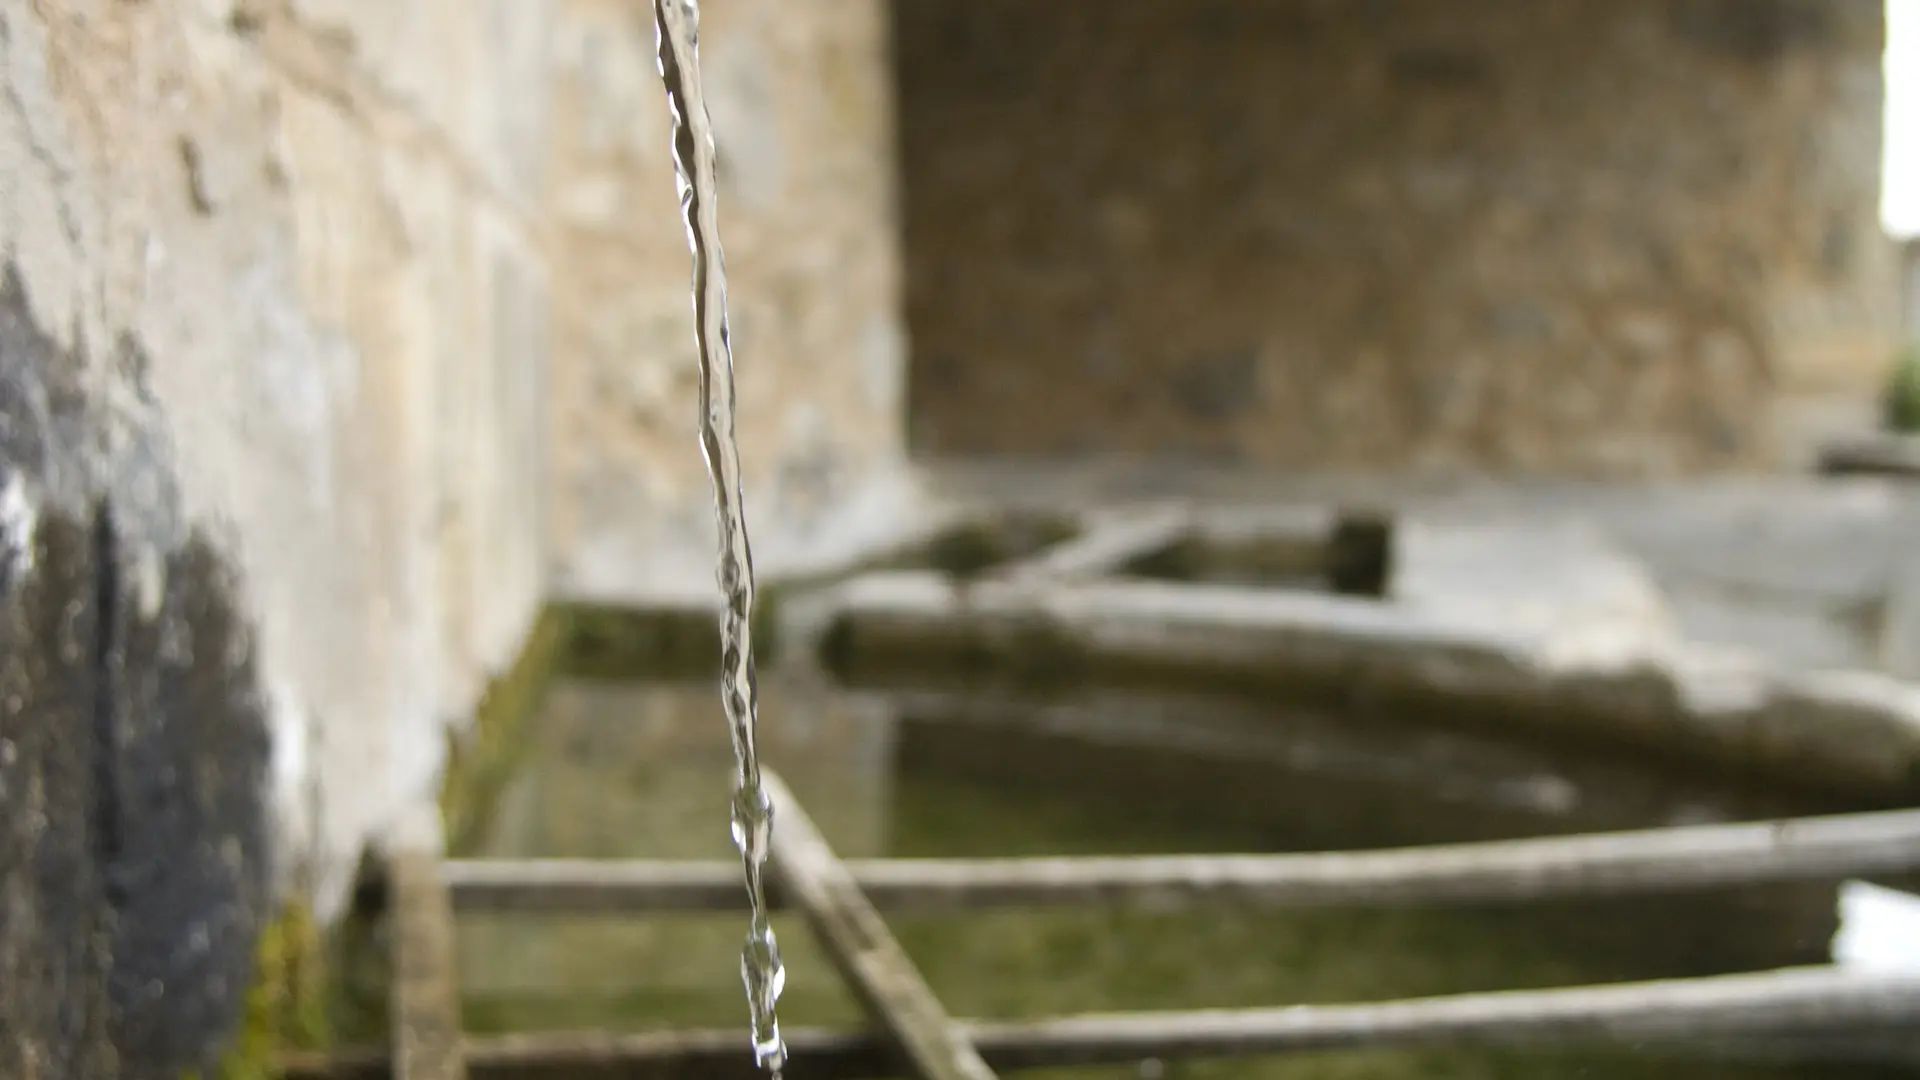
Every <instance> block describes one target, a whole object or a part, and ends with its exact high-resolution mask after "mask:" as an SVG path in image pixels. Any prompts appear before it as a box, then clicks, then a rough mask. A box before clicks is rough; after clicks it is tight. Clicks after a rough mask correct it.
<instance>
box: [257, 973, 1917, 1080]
mask: <svg viewBox="0 0 1920 1080" xmlns="http://www.w3.org/2000/svg"><path fill="white" fill-rule="evenodd" d="M1915 1015H1920V978H1915V977H1897V976H1879V975H1860V974H1854V973H1849V972H1844V971H1840V970H1838V969H1834V968H1809V969H1801V970H1789V971H1778V972H1765V973H1760V974H1751V975H1727V976H1718V977H1713V978H1704V979H1677V980H1668V981H1660V982H1642V983H1620V984H1614V985H1609V986H1588V987H1574V988H1568V989H1557V990H1532V991H1505V992H1497V993H1485V994H1459V995H1452V996H1446V997H1433V998H1416V999H1412V1000H1406V1001H1390V1002H1379V1003H1371V1004H1361V1005H1295V1006H1288V1007H1284V1008H1270V1009H1223V1010H1209V1011H1202V1012H1152V1013H1121V1014H1109V1015H1095V1016H1081V1017H1071V1018H1065V1019H1056V1020H1040V1021H1033V1022H1013V1023H968V1024H966V1025H965V1032H966V1034H967V1035H968V1036H969V1037H970V1038H971V1039H972V1040H973V1042H974V1045H976V1046H977V1047H978V1048H979V1050H980V1053H981V1054H982V1056H984V1057H985V1058H986V1060H988V1061H990V1062H992V1063H993V1065H994V1066H995V1067H997V1068H1002V1069H1007V1070H1017V1069H1030V1068H1052V1067H1059V1066H1069V1065H1097V1064H1114V1063H1124V1062H1134V1061H1140V1060H1143V1059H1147V1058H1159V1059H1165V1060H1178V1059H1194V1058H1231V1057H1255V1056H1266V1055H1279V1054H1294V1053H1307V1052H1315V1051H1337V1050H1359V1049H1368V1050H1372V1049H1385V1048H1393V1047H1406V1046H1447V1045H1499V1046H1527V1045H1534V1046H1541V1045H1612V1046H1619V1047H1627V1048H1634V1049H1638V1048H1643V1047H1646V1046H1651V1045H1659V1046H1663V1047H1669V1048H1675V1049H1686V1048H1689V1047H1691V1048H1695V1049H1702V1050H1706V1051H1709V1052H1713V1053H1732V1052H1740V1051H1742V1050H1745V1051H1747V1052H1750V1053H1754V1054H1755V1055H1757V1056H1779V1057H1791V1056H1797V1055H1798V1054H1799V1053H1800V1051H1798V1050H1797V1049H1796V1047H1799V1046H1809V1047H1816V1048H1819V1049H1820V1050H1822V1051H1831V1052H1836V1053H1843V1054H1844V1053H1846V1052H1847V1051H1848V1050H1849V1048H1853V1049H1858V1050H1863V1051H1864V1050H1869V1049H1870V1050H1871V1051H1872V1052H1873V1053H1874V1054H1875V1055H1877V1056H1879V1057H1883V1058H1899V1057H1900V1056H1902V1055H1911V1056H1912V1057H1913V1058H1915V1059H1920V1033H1916V1032H1915V1030H1914V1028H1913V1026H1912V1018H1913V1017H1914V1016H1915ZM1802 1040H1804V1042H1802ZM788 1041H789V1044H790V1046H791V1048H792V1050H793V1059H792V1073H793V1075H794V1076H795V1077H796V1078H804V1080H854V1078H877V1077H882V1076H886V1075H888V1074H889V1071H890V1069H891V1065H890V1062H889V1060H888V1056H887V1054H886V1045H885V1044H884V1043H883V1042H881V1041H880V1040H879V1039H878V1038H876V1037H873V1036H869V1035H864V1034H858V1033H851V1032H829V1031H809V1030H800V1031H795V1032H792V1033H791V1035H790V1037H789V1040H788ZM468 1057H469V1060H470V1061H471V1063H472V1069H473V1076H474V1080H682V1078H689V1080H690V1078H693V1077H699V1078H701V1080H755V1073H754V1066H753V1062H752V1057H751V1055H749V1054H745V1053H743V1052H742V1051H741V1036H740V1035H739V1034H738V1033H735V1032H691V1033H659V1034H650V1035H627V1036H620V1035H608V1034H552V1035H537V1036H521V1037H517V1038H512V1039H491V1040H485V1041H476V1042H474V1043H472V1044H470V1046H469V1048H468ZM384 1066H385V1063H384V1062H382V1061H380V1060H379V1059H378V1056H377V1055H369V1054H359V1055H343V1056H341V1057H338V1058H333V1059H327V1058H318V1057H303V1058H297V1059H290V1060H289V1061H288V1062H287V1067H286V1069H285V1072H284V1075H285V1077H286V1078H287V1080H388V1074H387V1073H386V1072H385V1071H384Z"/></svg>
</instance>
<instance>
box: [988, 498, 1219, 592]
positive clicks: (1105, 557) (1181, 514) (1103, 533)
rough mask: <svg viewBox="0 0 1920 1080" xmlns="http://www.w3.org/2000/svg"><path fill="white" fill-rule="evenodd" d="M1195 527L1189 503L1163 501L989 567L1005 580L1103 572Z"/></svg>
mask: <svg viewBox="0 0 1920 1080" xmlns="http://www.w3.org/2000/svg"><path fill="white" fill-rule="evenodd" d="M1192 528H1193V521H1192V517H1191V515H1190V514H1189V513H1188V512H1187V511H1186V510H1185V509H1183V508H1179V507H1170V508H1169V507H1161V508H1156V509H1155V510H1153V511H1147V512H1138V511H1137V512H1135V513H1132V514H1129V515H1126V516H1116V517H1114V518H1111V519H1108V520H1100V521H1094V522H1092V523H1090V524H1089V526H1088V528H1087V530H1086V531H1085V532H1084V533H1082V534H1081V535H1080V536H1079V537H1078V538H1076V539H1073V540H1068V541H1066V542H1065V543H1062V544H1056V545H1054V546H1053V547H1050V548H1046V549H1044V550H1042V551H1040V552H1039V553H1037V554H1035V555H1033V556H1030V557H1028V558H1026V559H1021V560H1019V561H1016V562H1013V563H1009V564H1007V565H1006V566H1003V567H998V568H996V569H994V570H992V571H990V572H989V574H988V576H989V577H992V578H994V579H997V580H1001V581H1040V580H1059V579H1072V578H1087V577H1099V576H1101V575H1103V574H1110V573H1112V572H1114V571H1115V570H1118V569H1119V568H1120V567H1121V566H1123V565H1125V564H1127V563H1129V562H1132V561H1133V560H1135V559H1139V558H1143V557H1145V556H1148V555H1151V554H1153V553H1154V552H1157V551H1160V550H1163V549H1165V548H1167V547H1170V546H1172V545H1173V544H1175V543H1177V542H1178V541H1180V540H1182V539H1184V538H1185V537H1186V536H1187V534H1188V532H1189V531H1190V530H1191V529H1192Z"/></svg>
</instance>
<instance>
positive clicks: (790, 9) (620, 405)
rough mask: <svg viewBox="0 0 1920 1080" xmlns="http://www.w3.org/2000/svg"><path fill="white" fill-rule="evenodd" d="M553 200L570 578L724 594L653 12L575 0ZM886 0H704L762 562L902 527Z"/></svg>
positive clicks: (581, 585) (750, 495) (561, 73)
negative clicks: (717, 578) (716, 571)
mask: <svg viewBox="0 0 1920 1080" xmlns="http://www.w3.org/2000/svg"><path fill="white" fill-rule="evenodd" d="M555 6H556V7H558V9H559V10H560V11H561V13H562V14H561V27H560V29H559V31H558V41H557V43H556V48H555V52H554V56H555V63H556V67H557V70H556V73H555V82H554V86H555V96H554V99H553V104H552V118H553V127H552V131H553V135H552V144H551V146H552V156H551V161H552V169H553V182H552V186H551V188H550V191H549V196H548V198H549V204H548V205H549V207H550V209H551V212H552V221H553V236H552V249H551V250H552V253H553V267H554V275H555V276H554V290H555V295H556V304H557V311H556V323H555V331H554V333H555V339H554V340H555V366H554V370H553V384H552V390H553V399H552V400H553V419H552V423H553V425H554V428H555V430H556V431H559V432H562V433H563V437H562V438H561V439H560V440H559V441H558V444H557V448H556V457H555V459H554V461H553V472H552V475H553V492H554V499H555V507H554V514H555V518H554V527H555V533H554V547H555V551H556V553H557V558H558V560H559V563H558V565H559V570H560V573H561V577H562V580H563V582H564V584H565V587H566V588H567V589H568V590H569V591H571V592H576V593H583V594H588V595H594V596H602V597H605V596H609V595H620V594H627V593H632V592H635V591H649V592H651V591H659V590H668V591H682V590H698V591H700V592H701V593H703V594H704V593H710V592H711V591H712V589H713V570H712V563H713V502H712V496H711V495H710V494H709V493H708V489H707V479H706V472H705V467H704V465H703V463H702V459H701V456H700V447H699V441H698V439H697V437H696V434H695V432H696V421H697V417H698V411H697V410H698V406H697V400H696V397H695V386H696V378H697V374H696V363H695V356H694V346H693V331H692V321H691V316H690V310H691V308H690V301H689V299H688V288H689V283H690V262H689V256H688V253H687V242H686V235H685V233H684V231H683V227H682V225H681V223H680V219H679V216H678V210H677V205H676V203H675V194H674V186H673V171H672V164H671V160H670V158H669V157H668V138H669V137H668V130H669V123H668V114H667V110H666V106H665V103H664V101H663V99H662V95H661V93H660V90H659V86H658V83H657V80H656V77H655V75H654V70H655V68H654V63H655V60H654V57H655V49H654V35H653V26H652V20H651V15H650V12H651V8H650V6H649V5H647V4H645V3H640V2H636V0H564V2H557V3H556V5H555ZM885 15H886V6H885V4H884V3H882V0H835V2H833V3H830V4H816V3H793V2H791V0H708V3H706V4H705V5H703V20H702V33H701V54H702V67H703V69H704V74H705V85H706V92H707V96H708V98H709V103H710V105H711V110H712V113H713V117H714V123H715V129H716V134H715V138H716V141H717V144H718V153H719V162H720V172H721V182H722V188H721V192H720V203H719V208H720V221H721V234H722V239H723V242H724V246H725V251H726V256H727V270H728V276H729V280H730V284H731V286H732V295H731V300H732V310H733V342H734V350H735V362H736V367H737V377H736V385H737V387H738V391H739V406H740V418H739V439H740V444H741V452H742V454H743V457H744V459H745V464H746V470H747V475H746V491H747V513H748V518H749V522H750V524H751V526H752V529H753V538H754V542H755V555H756V557H757V560H758V563H759V565H760V567H761V569H763V570H766V571H770V572H774V573H779V572H781V571H782V570H789V569H796V568H799V567H802V566H805V565H807V564H809V563H815V562H818V561H820V560H822V559H830V558H833V557H837V556H838V555H839V554H841V553H844V552H846V551H848V550H850V549H851V548H853V547H855V546H857V545H859V544H861V543H862V542H865V541H868V540H871V539H873V538H875V537H878V536H882V535H885V534H886V533H888V532H890V531H891V530H892V529H894V528H896V527H897V526H898V525H899V524H900V523H902V522H903V521H904V520H905V518H906V516H907V514H908V512H909V510H910V507H911V500H912V487H911V485H910V484H909V483H908V482H907V478H906V477H905V476H904V474H903V472H902V471H901V467H900V466H901V460H902V457H903V454H902V442H903V438H902V433H903V427H904V424H903V413H904V405H903V400H904V387H903V381H904V379H903V365H904V342H903V337H902V332H901V325H900V310H899V309H900V300H899V294H898V285H897V276H898V267H897V265H896V264H897V258H896V244H897V228H896V223H895V215H894V207H893V201H894V187H893V175H894V161H893V116H892V112H891V109H890V104H889V103H890V101H891V90H890V87H889V85H888V79H889V70H888V66H887V55H886V46H887V24H886V19H885Z"/></svg>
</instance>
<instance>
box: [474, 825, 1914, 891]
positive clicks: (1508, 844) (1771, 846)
mask: <svg viewBox="0 0 1920 1080" xmlns="http://www.w3.org/2000/svg"><path fill="white" fill-rule="evenodd" d="M781 809H782V810H783V811H785V810H786V808H785V807H782V808H781ZM794 816H798V815H794ZM844 870H845V872H846V873H847V874H848V875H849V876H850V885H849V887H855V886H857V888H858V890H859V891H860V892H862V893H864V894H865V897H866V899H867V900H869V901H871V903H872V905H873V906H875V907H879V908H882V909H885V910H899V911H939V910H947V911H951V910H970V909H977V908H988V907H1001V906H1008V907H1016V906H1047V905H1087V904H1104V905H1113V906H1131V907H1149V908H1169V907H1179V906H1183V905H1192V904H1202V903H1230V904H1240V905H1246V906H1253V907H1318V906H1329V905H1338V904H1353V905H1369V906H1408V905H1419V904H1465V903H1486V902H1502V903H1518V902H1524V901H1531V900H1540V899H1545V898H1549V897H1573V896H1606V895H1621V894H1631V893H1659V892H1675V891H1688V890H1700V889H1713V888H1722V887H1727V886H1736V885H1754V884H1763V883H1770V882H1789V881H1822V880H1839V879H1841V878H1847V877H1867V876H1873V875H1877V874H1890V873H1901V872H1906V871H1913V870H1920V810H1896V811H1888V812H1882V813H1871V814H1845V815H1836V816H1830V817H1813V818H1796V819H1789V820H1783V821H1764V822H1749V823H1742V824H1732V825H1696V826H1688V827H1684V828H1670V829H1651V830H1643V831H1637V832H1616V833H1598V834H1590V835H1585V836H1562V837H1547V838H1542V839H1530V840H1507V841H1496V842H1491V843H1473V844H1444V845H1433V846H1428V847H1416V848H1402V849H1397V850H1384V851H1365V852H1338V853H1326V854H1305V855H1197V856H1142V857H1121V858H1040V859H948V860H942V859H923V860H912V859H901V860H875V861H865V862H849V863H846V864H844ZM443 873H444V874H445V875H446V877H447V880H448V882H449V885H450V887H451V889H452V892H453V899H454V904H455V906H456V907H458V908H459V909H460V910H462V911H517V912H525V913H545V914H586V913H634V912H657V911H673V910H683V911H709V910H730V909H735V908H738V907H739V906H741V904H742V903H743V902H744V901H743V898H742V896H741V893H740V888H739V880H738V879H739V870H738V868H737V867H734V866H733V865H731V864H728V863H718V862H714V863H697V862H696V863H688V862H614V861H588V860H537V861H505V860H482V861H474V862H450V863H448V864H446V866H445V868H444V870H443ZM790 895H791V894H790V892H787V891H781V890H776V891H775V896H774V900H775V902H776V903H784V902H786V901H787V898H788V896H790Z"/></svg>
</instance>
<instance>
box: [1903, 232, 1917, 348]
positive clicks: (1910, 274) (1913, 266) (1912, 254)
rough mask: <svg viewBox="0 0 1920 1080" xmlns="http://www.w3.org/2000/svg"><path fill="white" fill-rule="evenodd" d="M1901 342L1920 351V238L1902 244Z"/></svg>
mask: <svg viewBox="0 0 1920 1080" xmlns="http://www.w3.org/2000/svg"><path fill="white" fill-rule="evenodd" d="M1900 322H1901V340H1902V341H1903V342H1904V343H1905V344H1906V346H1907V347H1908V348H1911V349H1920V238H1910V239H1908V240H1905V241H1902V242H1901V244H1900Z"/></svg>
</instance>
